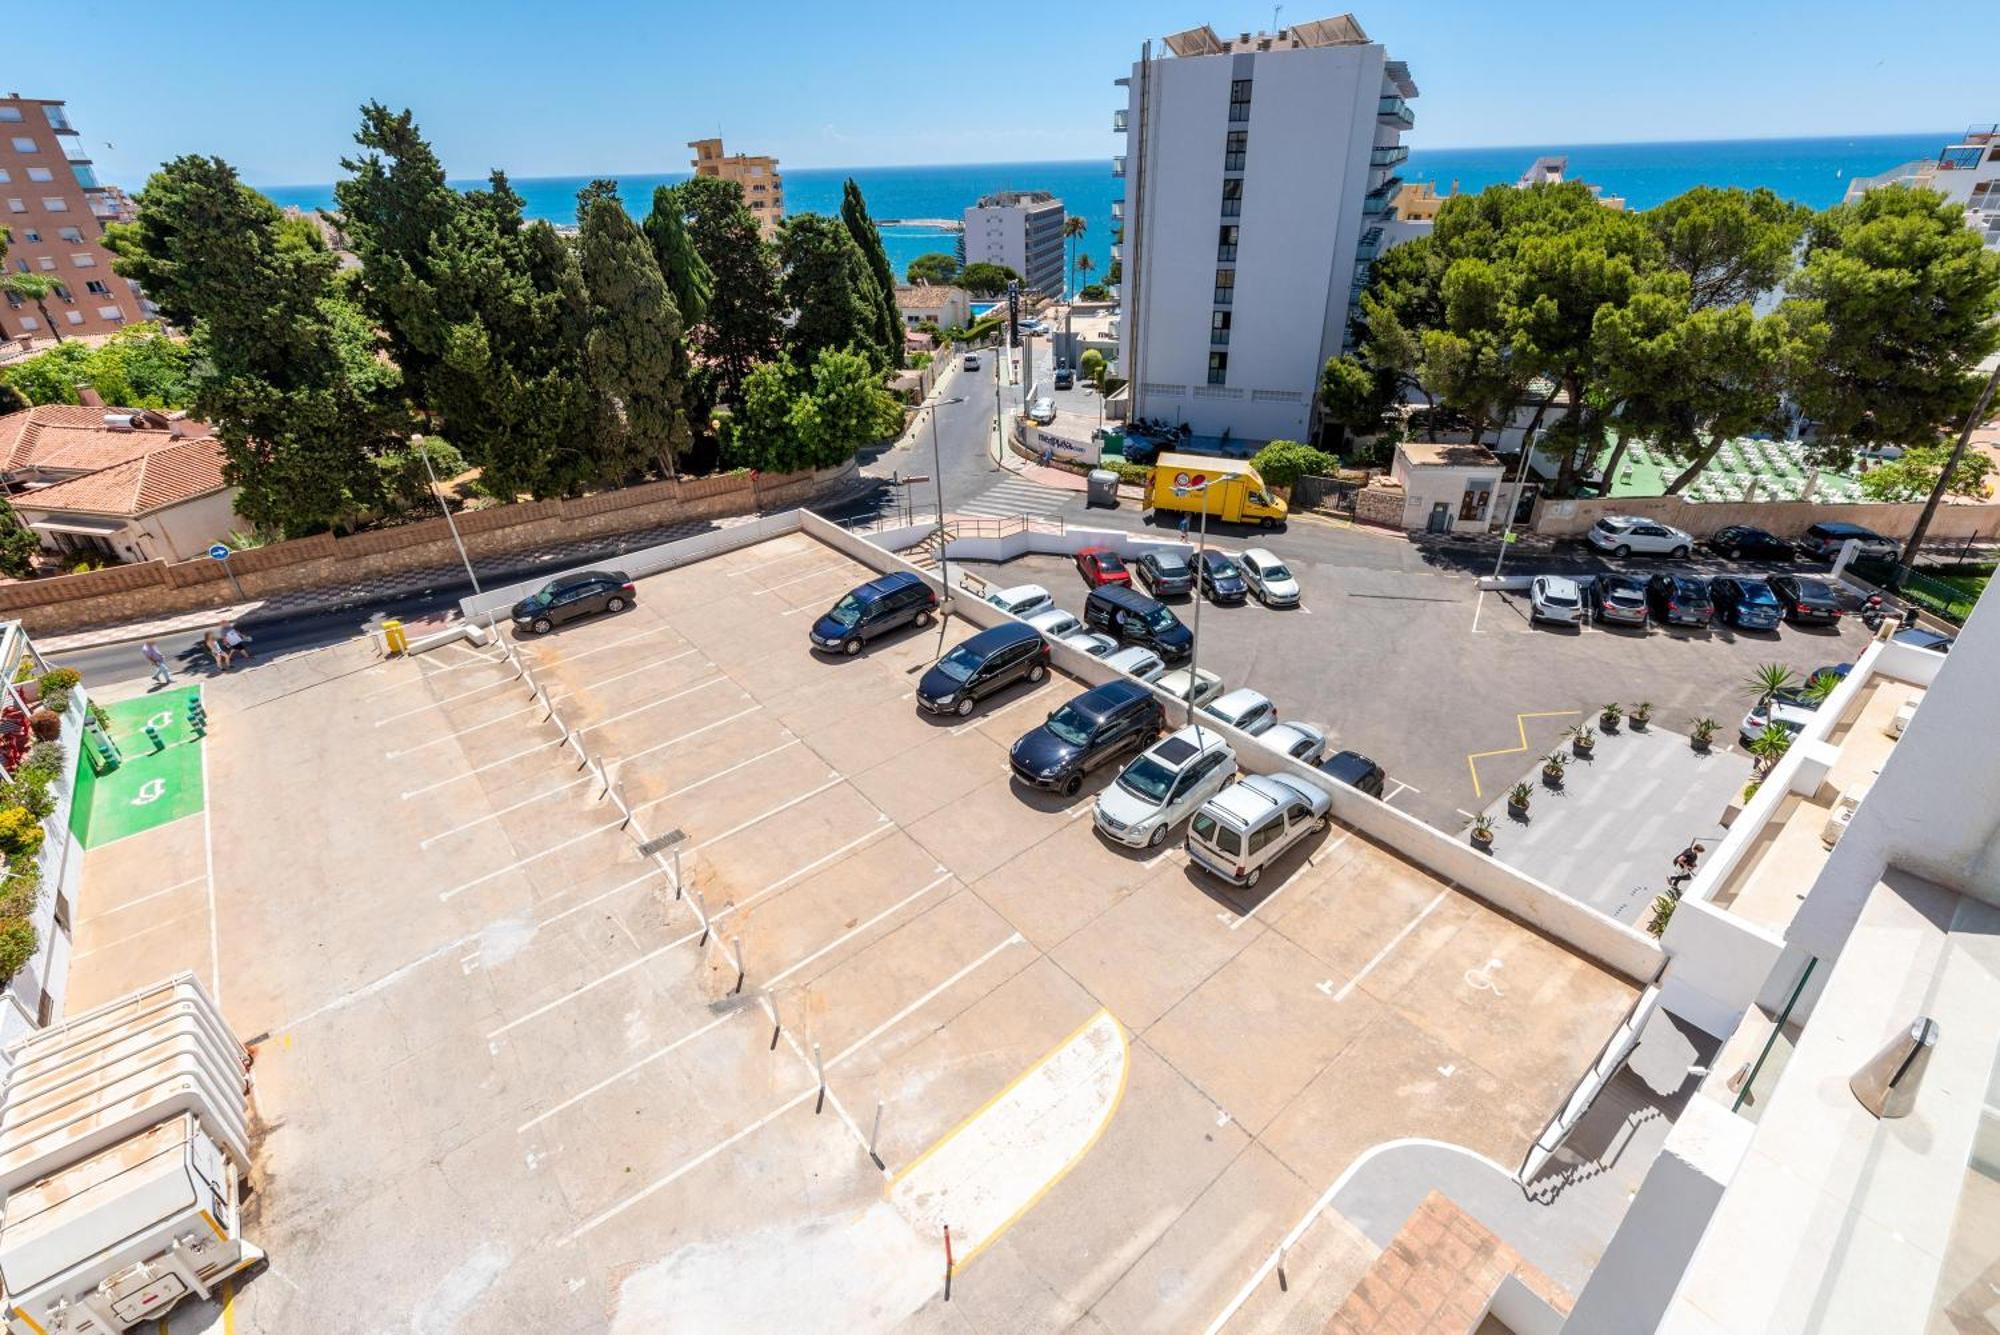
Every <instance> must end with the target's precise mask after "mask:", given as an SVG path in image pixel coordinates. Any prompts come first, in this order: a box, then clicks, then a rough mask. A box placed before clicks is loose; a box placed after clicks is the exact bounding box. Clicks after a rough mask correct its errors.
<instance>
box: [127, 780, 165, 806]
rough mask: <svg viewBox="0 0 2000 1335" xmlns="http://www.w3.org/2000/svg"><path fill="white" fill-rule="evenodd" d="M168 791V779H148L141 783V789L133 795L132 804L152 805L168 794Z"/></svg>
mask: <svg viewBox="0 0 2000 1335" xmlns="http://www.w3.org/2000/svg"><path fill="white" fill-rule="evenodd" d="M166 792H167V781H166V780H165V779H148V780H146V781H145V782H144V783H142V784H140V785H139V791H138V792H137V793H136V794H134V795H133V798H132V805H133V806H135V807H143V806H150V805H151V804H153V803H154V802H157V801H159V800H160V799H161V798H162V797H164V796H166Z"/></svg>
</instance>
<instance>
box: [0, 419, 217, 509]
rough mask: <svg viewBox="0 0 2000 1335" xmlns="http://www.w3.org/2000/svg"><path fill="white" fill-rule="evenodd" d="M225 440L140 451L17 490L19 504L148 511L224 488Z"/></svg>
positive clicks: (185, 443) (48, 507)
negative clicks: (97, 467) (33, 487)
mask: <svg viewBox="0 0 2000 1335" xmlns="http://www.w3.org/2000/svg"><path fill="white" fill-rule="evenodd" d="M228 485H229V484H228V483H226V482H224V481H223V480H222V442H220V441H218V440H215V439H214V438H212V437H207V436H204V437H202V438H201V439H199V440H186V441H181V442H178V443H176V444H171V445H167V446H165V447H163V448H160V449H156V450H153V451H151V452H149V453H146V454H142V455H140V456H139V457H138V458H136V459H128V460H126V461H125V462H124V463H120V464H114V465H112V466H111V467H109V468H104V469H100V470H98V471H97V472H95V473H89V474H86V475H85V476H83V477H73V478H71V479H69V480H68V481H67V482H58V483H56V484H55V485H53V486H48V487H43V488H41V489H39V490H37V491H27V492H21V493H19V494H17V495H16V496H15V498H14V504H15V506H16V507H17V508H18V509H22V510H33V511H58V510H61V511H82V512H85V513H88V514H99V515H133V516H137V515H144V514H151V513H152V512H153V511H155V510H162V509H165V508H166V507H167V506H170V505H178V504H180V503H181V502H182V501H191V500H193V499H194V498H195V497H197V496H206V495H208V494H209V493H210V492H215V491H220V490H222V489H223V488H224V487H226V486H228Z"/></svg>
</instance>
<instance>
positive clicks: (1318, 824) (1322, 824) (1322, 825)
mask: <svg viewBox="0 0 2000 1335" xmlns="http://www.w3.org/2000/svg"><path fill="white" fill-rule="evenodd" d="M1376 796H1377V797H1379V796H1381V794H1379V793H1378V794H1376ZM1325 832H1326V817H1324V816H1321V817H1320V818H1319V819H1318V820H1316V821H1314V822H1313V833H1314V834H1324V833H1325Z"/></svg>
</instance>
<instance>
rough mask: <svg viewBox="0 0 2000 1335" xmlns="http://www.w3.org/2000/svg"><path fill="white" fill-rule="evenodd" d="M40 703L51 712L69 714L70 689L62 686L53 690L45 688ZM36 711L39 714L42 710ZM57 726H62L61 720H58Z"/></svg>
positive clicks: (42, 707)
mask: <svg viewBox="0 0 2000 1335" xmlns="http://www.w3.org/2000/svg"><path fill="white" fill-rule="evenodd" d="M40 704H41V709H46V710H48V711H49V713H51V714H67V713H68V712H69V691H68V690H67V689H66V688H61V687H59V688H57V689H56V690H53V691H49V690H44V691H43V692H42V698H41V701H40ZM36 712H37V713H38V714H39V713H40V712H41V711H40V710H37V711H36ZM57 726H58V727H60V726H61V722H60V720H58V723H57ZM37 735H38V736H39V735H40V734H39V733H37Z"/></svg>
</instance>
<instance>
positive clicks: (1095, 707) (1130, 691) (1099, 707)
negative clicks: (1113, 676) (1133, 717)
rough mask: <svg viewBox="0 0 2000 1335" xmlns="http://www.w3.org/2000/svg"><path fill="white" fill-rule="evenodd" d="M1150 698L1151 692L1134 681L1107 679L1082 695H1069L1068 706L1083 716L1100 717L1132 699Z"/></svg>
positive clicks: (1130, 701) (1121, 706) (1151, 696)
mask: <svg viewBox="0 0 2000 1335" xmlns="http://www.w3.org/2000/svg"><path fill="white" fill-rule="evenodd" d="M1152 698H1153V693H1152V692H1151V691H1149V690H1147V689H1146V688H1145V687H1144V686H1141V685H1140V684H1139V683H1138V682H1136V681H1107V682H1105V683H1104V684H1103V685H1102V686H1093V687H1091V688H1090V689H1089V690H1087V691H1085V692H1084V693H1083V694H1082V695H1078V696H1073V697H1071V699H1070V701H1069V707H1070V708H1071V709H1074V710H1076V711H1077V713H1079V714H1082V715H1083V716H1084V717H1085V718H1092V719H1100V718H1103V717H1104V716H1105V715H1106V714H1109V713H1111V712H1112V711H1114V710H1117V709H1121V708H1123V707H1124V706H1126V705H1128V704H1130V703H1132V702H1133V701H1134V700H1150V699H1152Z"/></svg>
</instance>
